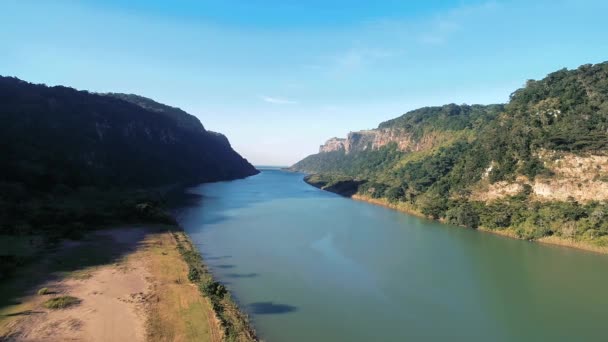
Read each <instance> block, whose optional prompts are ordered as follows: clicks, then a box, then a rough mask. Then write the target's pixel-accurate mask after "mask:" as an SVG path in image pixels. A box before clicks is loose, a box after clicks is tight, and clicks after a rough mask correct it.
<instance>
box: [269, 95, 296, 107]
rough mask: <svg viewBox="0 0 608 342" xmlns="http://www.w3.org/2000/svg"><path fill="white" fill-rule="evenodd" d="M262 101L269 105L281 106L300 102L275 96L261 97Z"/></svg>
mask: <svg viewBox="0 0 608 342" xmlns="http://www.w3.org/2000/svg"><path fill="white" fill-rule="evenodd" d="M260 99H261V100H262V101H264V102H267V103H272V104H279V105H285V104H297V103H298V101H295V100H290V99H286V98H282V97H274V96H260Z"/></svg>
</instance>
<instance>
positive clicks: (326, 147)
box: [319, 138, 346, 153]
mask: <svg viewBox="0 0 608 342" xmlns="http://www.w3.org/2000/svg"><path fill="white" fill-rule="evenodd" d="M345 142H346V139H343V138H331V139H329V140H327V141H326V142H325V144H323V145H321V146H319V153H323V152H333V151H343V150H344V143H345Z"/></svg>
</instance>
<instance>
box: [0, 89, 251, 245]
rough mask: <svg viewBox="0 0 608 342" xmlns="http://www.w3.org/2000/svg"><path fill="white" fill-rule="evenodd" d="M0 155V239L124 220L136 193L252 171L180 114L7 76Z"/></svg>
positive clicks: (0, 93) (141, 101)
mask: <svg viewBox="0 0 608 342" xmlns="http://www.w3.org/2000/svg"><path fill="white" fill-rule="evenodd" d="M0 155H2V158H0V232H10V233H19V234H30V233H32V232H34V231H36V232H38V231H46V232H57V231H62V230H69V231H74V230H78V229H79V228H78V227H83V226H89V225H93V224H96V225H98V224H101V223H103V222H106V221H108V220H109V219H115V220H120V219H121V215H122V216H127V215H131V214H133V213H130V212H128V211H129V210H134V209H133V208H134V206H135V204H137V203H142V202H146V201H144V200H142V199H141V198H140V197H142V196H141V194H142V190H143V191H144V192H145V191H149V190H150V189H157V188H159V187H167V186H170V185H177V184H194V183H201V182H211V181H219V180H229V179H235V178H242V177H246V176H250V175H253V174H256V173H257V172H258V171H257V170H256V169H255V168H254V167H253V166H252V165H251V164H250V163H249V162H247V160H245V159H244V158H242V157H241V156H240V155H239V154H238V153H237V152H235V151H234V150H233V149H232V147H231V146H230V143H229V142H228V139H227V138H226V137H225V136H223V135H221V134H219V133H214V132H210V131H207V130H205V128H204V127H203V125H202V124H201V123H200V122H199V120H198V119H197V118H196V117H194V116H192V115H190V114H188V113H186V112H184V111H182V110H180V109H178V108H173V107H169V106H165V105H162V104H160V103H157V102H154V101H152V100H150V99H146V98H143V97H139V96H136V95H123V94H106V95H100V94H93V93H89V92H87V91H77V90H75V89H72V88H67V87H63V86H56V87H47V86H45V85H36V84H31V83H28V82H25V81H21V80H19V79H16V78H11V77H0ZM136 193H137V194H138V195H134V194H136ZM146 196H147V195H146ZM143 197H145V196H143ZM138 198H139V199H138ZM124 201H127V202H128V203H126V204H125V203H123V202H124ZM146 203H148V204H150V201H147V202H146ZM123 204H124V205H123ZM125 208H128V209H125ZM145 208H150V206H147V207H146V206H144V207H141V208H140V209H141V210H140V211H145V210H147V209H145ZM122 209H125V210H123V211H120V210H122ZM119 211H120V213H119ZM123 214H124V215H123ZM135 214H137V213H135ZM137 215H139V214H137Z"/></svg>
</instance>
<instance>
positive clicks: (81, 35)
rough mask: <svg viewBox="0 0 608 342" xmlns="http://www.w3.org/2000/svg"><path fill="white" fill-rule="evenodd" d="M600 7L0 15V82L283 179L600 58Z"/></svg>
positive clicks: (217, 4)
mask: <svg viewBox="0 0 608 342" xmlns="http://www.w3.org/2000/svg"><path fill="white" fill-rule="evenodd" d="M606 13H608V2H607V1H592V0H589V1H585V0H580V1H560V0H556V1H492V0H490V1H432V0H431V1H417V2H413V1H392V0H389V1H354V0H350V1H345V0H336V1H329V0H325V1H321V0H309V1H295V0H293V1H292V0H282V1H278V0H268V1H261V0H243V1H236V0H224V1H220V0H217V1H204V0H200V1H194V0H189V1H153V0H134V1H118V0H107V1H94V0H82V1H63V0H55V1H51V0H49V1H43V0H40V1H28V0H2V2H1V4H0V42H2V43H1V44H0V74H2V75H5V76H17V77H19V78H22V79H24V80H27V81H30V82H35V83H46V84H49V85H57V84H62V85H67V86H72V87H75V88H78V89H87V90H91V91H98V92H107V91H114V92H126V93H136V94H140V95H143V96H147V97H150V98H153V99H155V100H157V101H159V102H163V103H166V104H169V105H173V106H177V107H180V108H182V109H184V110H186V111H188V112H190V113H192V114H194V115H196V116H198V117H199V118H200V119H201V121H202V122H203V124H204V125H205V127H207V128H208V129H211V130H215V131H219V132H222V133H224V134H226V135H227V136H228V138H229V139H230V141H231V143H232V145H233V147H234V148H235V149H236V150H237V151H239V152H240V153H241V154H243V155H244V156H245V157H246V158H248V159H249V160H250V161H251V162H253V163H255V164H258V165H259V164H270V165H288V164H292V163H293V162H296V161H297V160H299V159H301V158H302V157H304V156H306V155H308V154H311V153H315V152H316V151H317V149H318V145H319V144H321V143H323V142H324V141H325V140H326V139H328V138H330V137H333V136H345V135H346V134H347V133H348V132H349V131H355V130H360V129H366V128H374V127H376V126H377V125H378V123H380V122H381V121H384V120H387V119H390V118H393V117H396V116H398V115H401V114H402V113H404V112H406V111H408V110H411V109H415V108H418V107H421V106H427V105H442V104H446V103H451V102H454V103H459V104H460V103H469V104H472V103H482V104H486V103H495V102H506V101H507V100H508V97H509V94H510V93H511V92H512V91H514V90H515V89H516V88H518V87H520V86H521V85H523V84H524V83H525V81H526V80H527V79H539V78H542V77H543V76H544V75H546V74H547V73H549V72H551V71H554V70H557V69H559V68H563V67H567V68H575V67H577V66H578V65H580V64H585V63H597V62H602V61H605V60H608V43H607V40H606V37H608V20H606V18H605V15H606Z"/></svg>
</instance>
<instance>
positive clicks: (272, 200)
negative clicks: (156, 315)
mask: <svg viewBox="0 0 608 342" xmlns="http://www.w3.org/2000/svg"><path fill="white" fill-rule="evenodd" d="M302 177H303V175H302V174H297V173H289V172H283V171H280V170H272V169H268V170H262V173H260V174H259V175H256V176H253V177H249V178H247V179H242V180H236V181H231V182H219V183H211V184H203V185H201V186H198V187H194V188H192V189H190V190H189V192H190V193H192V194H198V195H200V197H199V196H193V198H192V199H191V201H190V203H189V204H188V205H187V206H185V207H183V208H182V209H181V210H180V211H179V216H178V217H179V221H180V223H181V224H182V226H183V227H184V229H185V230H186V232H187V233H188V234H189V235H190V237H191V238H192V240H193V241H194V243H195V244H196V245H197V247H198V248H199V249H200V251H201V253H202V255H203V257H204V259H205V261H206V263H207V264H208V265H209V267H210V268H211V270H212V272H213V273H214V275H215V276H216V278H217V279H218V280H219V281H221V282H223V283H224V284H226V286H227V287H228V288H229V289H230V291H231V292H232V294H233V296H234V297H235V298H236V299H237V301H238V303H239V304H240V305H241V306H242V307H243V308H244V309H245V310H246V311H247V312H248V313H250V315H251V317H252V320H253V323H254V326H255V328H256V330H257V331H258V333H259V335H260V336H261V337H262V338H263V339H264V340H266V341H269V342H276V341H291V342H297V341H445V340H452V341H484V342H485V341H600V340H603V341H605V340H607V339H608V337H607V336H608V335H606V334H607V333H606V328H605V319H606V317H608V291H606V286H607V285H608V256H605V255H599V254H593V253H588V252H583V251H578V250H574V249H568V248H562V247H554V246H547V245H541V244H536V243H531V242H526V241H520V240H514V239H509V238H505V237H501V236H496V235H493V234H488V233H482V232H477V231H474V230H471V229H464V228H459V227H454V226H450V225H446V224H441V223H437V222H434V221H429V220H424V219H421V218H417V217H414V216H410V215H406V214H403V213H399V212H395V211H392V210H390V209H386V208H383V207H379V206H374V205H371V204H367V203H363V202H358V201H354V200H350V199H347V198H343V197H340V196H338V195H335V194H332V193H328V192H325V191H322V190H319V189H317V188H314V187H312V186H310V185H308V184H306V183H304V182H303V180H302Z"/></svg>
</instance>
